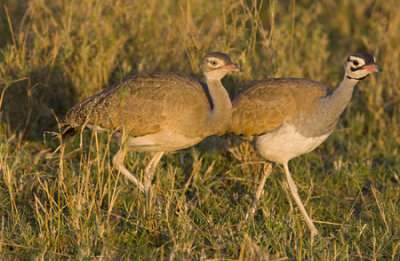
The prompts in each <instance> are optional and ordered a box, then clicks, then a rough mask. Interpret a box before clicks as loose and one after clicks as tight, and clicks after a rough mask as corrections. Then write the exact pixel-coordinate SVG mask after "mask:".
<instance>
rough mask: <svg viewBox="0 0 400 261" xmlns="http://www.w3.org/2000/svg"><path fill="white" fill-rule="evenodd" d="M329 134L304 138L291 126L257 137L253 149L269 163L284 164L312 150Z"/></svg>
mask: <svg viewBox="0 0 400 261" xmlns="http://www.w3.org/2000/svg"><path fill="white" fill-rule="evenodd" d="M329 134H330V133H328V134H325V135H322V136H319V137H305V136H303V135H302V134H301V133H299V132H297V131H296V128H295V127H294V126H292V125H286V124H285V125H283V126H282V127H280V128H279V129H277V130H275V131H273V132H269V133H266V134H264V135H261V136H258V137H257V138H256V140H255V147H256V149H257V151H258V152H259V153H260V155H261V156H262V157H263V158H265V159H267V160H270V161H274V162H277V163H285V162H287V161H289V160H291V159H293V158H295V157H297V156H299V155H301V154H305V153H307V152H310V151H312V150H314V149H315V148H316V147H317V146H318V145H319V144H321V143H322V142H323V141H324V140H325V139H326V138H327V137H328V136H329Z"/></svg>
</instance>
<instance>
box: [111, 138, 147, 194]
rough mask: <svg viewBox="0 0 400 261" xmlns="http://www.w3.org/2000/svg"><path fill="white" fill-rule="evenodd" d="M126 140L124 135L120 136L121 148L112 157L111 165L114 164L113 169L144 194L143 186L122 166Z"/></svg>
mask: <svg viewBox="0 0 400 261" xmlns="http://www.w3.org/2000/svg"><path fill="white" fill-rule="evenodd" d="M126 140H127V137H125V135H122V138H121V147H120V148H119V150H118V151H117V153H116V154H115V155H114V157H113V163H114V165H115V167H116V168H117V169H118V170H119V171H120V172H121V173H122V174H124V175H125V177H127V178H128V179H129V180H131V181H132V182H133V183H135V184H136V185H137V186H138V187H139V189H140V190H141V191H142V192H145V186H144V185H143V184H142V183H141V182H140V181H139V180H138V179H137V178H136V177H135V176H133V175H132V173H130V172H129V170H127V169H126V168H125V166H124V159H125V155H126Z"/></svg>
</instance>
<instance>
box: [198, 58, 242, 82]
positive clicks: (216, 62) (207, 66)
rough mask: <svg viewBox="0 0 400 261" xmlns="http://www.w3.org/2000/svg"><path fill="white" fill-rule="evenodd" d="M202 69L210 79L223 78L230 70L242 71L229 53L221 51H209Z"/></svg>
mask: <svg viewBox="0 0 400 261" xmlns="http://www.w3.org/2000/svg"><path fill="white" fill-rule="evenodd" d="M201 69H202V70H203V73H204V74H205V75H206V77H207V78H208V79H221V78H222V77H224V76H225V74H226V73H227V72H229V71H241V69H240V67H238V66H236V65H235V64H234V63H233V62H232V59H231V57H229V55H227V54H224V53H221V52H212V53H208V54H207V55H206V56H205V57H204V58H203V61H202V63H201Z"/></svg>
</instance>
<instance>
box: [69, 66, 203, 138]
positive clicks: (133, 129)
mask: <svg viewBox="0 0 400 261" xmlns="http://www.w3.org/2000/svg"><path fill="white" fill-rule="evenodd" d="M209 107H210V104H209V101H208V99H207V96H206V95H205V93H204V91H203V88H202V85H201V84H200V82H199V81H197V80H195V79H192V78H190V77H188V76H185V75H181V74H177V73H141V74H138V75H135V76H133V77H129V78H126V79H125V80H123V81H121V82H119V83H117V84H115V85H113V86H111V87H109V88H107V89H105V90H103V91H101V92H99V93H97V94H95V95H93V96H91V97H89V98H87V99H85V100H83V101H82V102H81V103H79V104H77V105H75V106H74V107H73V108H72V109H71V111H70V112H69V113H67V115H66V117H65V120H64V121H63V124H64V125H70V126H72V127H78V126H82V125H84V124H85V123H89V124H92V125H97V126H100V127H102V128H105V129H110V130H114V129H122V128H124V129H125V130H126V131H127V132H128V133H129V134H130V135H131V136H143V135H147V134H152V133H156V132H158V131H160V130H161V129H162V128H174V125H177V124H178V123H179V121H184V120H187V119H186V118H185V116H186V117H188V116H187V115H188V113H195V112H196V111H205V110H207V109H209ZM182 115H183V116H182ZM198 117H201V115H198Z"/></svg>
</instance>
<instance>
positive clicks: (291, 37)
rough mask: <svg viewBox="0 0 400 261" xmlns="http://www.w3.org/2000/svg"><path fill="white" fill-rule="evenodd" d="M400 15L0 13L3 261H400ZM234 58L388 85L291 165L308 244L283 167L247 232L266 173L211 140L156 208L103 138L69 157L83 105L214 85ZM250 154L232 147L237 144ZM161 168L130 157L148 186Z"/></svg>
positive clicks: (121, 9)
mask: <svg viewBox="0 0 400 261" xmlns="http://www.w3.org/2000/svg"><path fill="white" fill-rule="evenodd" d="M399 31H400V4H399V3H398V1H396V0H388V1H383V0H365V1H358V0H349V1H348V0H346V1H345V0H343V1H335V0H324V1H307V0H303V1H294V0H291V1H274V0H270V1H255V0H248V1H244V0H241V1H231V0H226V1H205V0H192V1H172V0H171V1H156V0H153V1H147V0H146V1H145V0H137V1H127V0H117V1H111V0H98V1H90V0H84V1H50V0H4V1H3V2H2V5H1V6H0V48H1V49H0V92H1V100H0V113H1V114H0V120H1V122H0V175H1V178H0V213H1V215H0V216H1V222H0V226H1V228H0V258H1V259H34V258H38V259H74V260H75V259H85V260H88V259H106V260H110V259H132V260H148V259H159V260H163V259H165V260H166V259H171V260H173V259H176V260H182V259H193V260H198V259H200V260H210V259H211V260H236V259H238V260H259V259H262V258H264V259H265V260H268V258H269V259H270V260H284V259H289V260H301V259H305V260H310V259H314V260H398V259H400V217H399V214H398V213H399V212H400V167H399V166H400V156H399V153H400V151H399V149H400V146H399V143H400V134H399V133H400V132H399V127H400V118H399V111H400V89H399V87H398V84H397V83H398V82H400V50H399V49H398V45H399V42H400V34H399V33H398V32H399ZM215 50H220V51H223V52H226V53H229V54H230V55H231V56H232V58H233V60H234V61H235V62H236V63H238V64H239V65H240V66H241V67H242V68H244V72H242V73H241V74H234V75H230V76H227V77H226V78H225V79H224V80H223V82H224V85H225V86H226V88H227V89H228V90H229V92H230V93H231V94H233V93H234V92H236V91H237V90H239V89H240V88H241V87H244V86H245V85H246V84H248V83H250V82H251V81H253V80H255V79H261V78H265V77H306V78H310V79H314V80H317V81H321V82H323V83H325V84H327V85H328V86H332V87H333V88H334V87H335V86H337V85H338V83H339V82H340V80H341V78H342V75H343V69H342V68H343V64H344V62H345V59H346V57H347V55H349V54H350V53H352V52H354V51H358V50H361V51H368V52H371V53H373V54H374V55H375V56H376V58H377V63H378V64H379V65H380V66H382V67H383V69H384V71H383V73H380V74H376V75H374V76H371V77H369V78H368V79H366V80H364V81H363V82H361V83H360V84H359V88H357V90H356V91H355V93H354V96H353V98H352V101H351V104H350V105H349V108H348V109H347V110H346V111H345V113H343V115H342V117H341V121H340V123H339V125H338V128H337V131H335V132H334V133H333V134H332V135H331V136H330V137H329V138H328V139H327V141H326V142H324V143H323V144H322V145H321V146H320V147H319V148H318V149H317V150H315V151H314V152H312V153H309V154H307V155H305V156H302V157H299V158H296V159H294V160H292V161H291V163H290V168H291V171H292V173H293V177H294V179H295V180H296V182H297V184H298V187H299V193H300V196H301V198H302V199H303V202H304V203H305V204H306V209H307V211H308V212H309V213H310V215H311V216H312V218H313V219H314V220H316V225H317V227H318V229H319V230H320V232H321V236H320V237H319V238H318V239H317V240H316V241H315V242H314V244H313V245H312V244H311V239H310V234H309V230H308V228H307V226H306V224H305V222H304V221H303V218H302V215H301V214H300V212H299V211H298V209H297V207H296V205H295V203H294V202H293V200H292V198H291V197H290V193H289V192H288V190H287V188H286V183H285V182H284V178H283V174H282V170H281V169H280V168H279V167H278V166H274V168H273V172H272V175H271V176H270V177H269V178H268V180H267V183H266V185H265V193H264V195H263V196H262V200H261V202H260V204H259V207H258V209H257V211H256V214H255V216H254V219H252V220H250V221H248V222H244V217H245V215H246V212H247V210H248V209H249V208H250V206H251V204H252V199H253V196H254V194H255V191H256V188H257V184H258V181H259V179H260V174H261V170H262V167H263V160H262V159H261V158H260V157H259V156H258V155H257V154H256V153H255V152H254V151H253V150H252V148H251V146H250V144H248V143H247V142H243V143H241V144H239V145H237V146H235V147H234V148H233V149H232V151H231V152H228V151H227V150H225V149H224V148H223V146H222V142H221V140H219V139H217V138H215V137H210V138H207V139H206V140H205V141H203V142H201V143H200V144H199V145H197V146H195V147H194V148H190V149H186V150H183V151H179V152H176V153H170V154H167V155H166V156H164V157H163V158H162V160H161V162H160V165H159V167H158V168H157V172H156V176H155V179H154V181H153V184H154V187H153V189H154V190H155V191H156V192H157V193H158V194H159V195H160V196H161V198H162V200H163V201H162V203H161V204H160V207H161V210H159V209H157V208H158V207H157V205H156V204H155V199H154V198H153V199H149V200H148V199H146V198H145V197H144V195H143V194H141V193H140V192H139V191H138V189H137V188H136V187H135V186H134V185H133V184H132V183H131V182H129V181H128V180H127V179H126V178H124V177H123V176H121V175H120V174H119V173H118V172H117V171H116V170H115V169H114V167H113V165H112V164H111V158H112V155H113V154H114V153H115V152H116V150H117V148H118V147H117V144H116V143H115V142H114V141H112V140H110V139H109V136H108V134H100V133H99V134H97V133H92V132H90V131H88V132H85V133H83V136H82V147H80V137H76V138H75V139H74V140H72V141H71V142H68V144H66V147H65V150H62V151H57V152H56V153H54V154H53V153H52V152H53V151H55V150H56V148H57V147H58V145H59V140H58V139H52V136H51V135H50V134H47V135H46V137H45V139H44V138H43V133H44V132H45V131H51V132H56V133H57V132H58V131H59V130H58V127H57V118H61V117H62V116H63V115H64V114H65V113H66V112H67V111H68V109H69V108H71V107H72V106H73V104H75V103H76V102H78V101H79V100H81V99H83V98H84V97H87V96H89V95H91V94H93V93H94V92H95V91H97V90H100V89H102V88H105V87H106V86H107V85H108V84H111V83H113V82H116V81H119V80H120V79H121V77H124V76H126V75H129V74H135V73H137V72H140V71H152V70H157V71H176V72H182V73H185V74H188V75H192V76H193V77H196V78H199V79H201V77H202V76H201V72H200V69H199V61H200V59H201V58H202V57H203V56H204V55H205V54H206V53H207V52H209V51H215ZM222 138H223V139H225V141H226V142H227V143H228V144H237V142H236V141H237V139H236V138H235V137H234V136H233V135H230V134H228V135H225V136H223V137H222ZM150 158H151V155H150V154H149V153H130V154H129V157H127V159H126V161H125V163H126V164H127V165H128V168H129V169H130V170H132V171H133V173H134V174H135V175H136V176H139V177H140V176H141V175H143V169H144V168H145V166H146V164H147V163H148V162H149V161H150Z"/></svg>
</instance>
